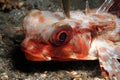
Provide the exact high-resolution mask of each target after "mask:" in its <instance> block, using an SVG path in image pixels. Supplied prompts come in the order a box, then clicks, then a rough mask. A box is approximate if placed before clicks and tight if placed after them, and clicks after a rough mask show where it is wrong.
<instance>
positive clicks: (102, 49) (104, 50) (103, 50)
mask: <svg viewBox="0 0 120 80" xmlns="http://www.w3.org/2000/svg"><path fill="white" fill-rule="evenodd" d="M99 49H100V52H103V53H105V52H106V51H107V50H106V48H105V47H101V48H99Z"/></svg>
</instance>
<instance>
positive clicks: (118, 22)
mask: <svg viewBox="0 0 120 80" xmlns="http://www.w3.org/2000/svg"><path fill="white" fill-rule="evenodd" d="M113 3H114V1H113V0H105V2H104V3H103V4H102V5H101V6H100V7H99V8H98V9H97V10H96V11H95V12H91V10H90V9H89V6H88V4H89V3H88V2H87V9H86V12H83V11H80V10H76V11H70V12H69V14H70V15H69V18H68V16H66V15H65V14H64V13H63V12H59V11H58V12H52V11H40V10H32V11H30V12H29V14H27V15H26V16H25V18H24V20H23V24H22V25H23V27H22V28H23V32H24V34H25V39H24V40H23V42H22V44H21V48H22V50H23V51H24V53H25V57H26V59H27V60H30V61H51V60H56V61H73V60H98V61H99V64H100V67H101V71H102V75H103V76H104V78H105V79H106V80H120V63H119V61H118V59H120V18H118V17H117V16H116V15H112V14H111V13H108V10H109V8H110V7H111V6H112V5H113Z"/></svg>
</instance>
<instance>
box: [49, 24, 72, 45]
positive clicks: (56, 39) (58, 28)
mask: <svg viewBox="0 0 120 80" xmlns="http://www.w3.org/2000/svg"><path fill="white" fill-rule="evenodd" d="M53 27H55V29H54V31H53V32H52V35H51V37H50V40H49V41H50V43H52V44H53V45H55V46H60V45H64V44H66V43H68V42H69V41H70V39H71V38H72V28H71V26H70V25H69V24H67V23H64V22H57V23H55V24H54V25H53Z"/></svg>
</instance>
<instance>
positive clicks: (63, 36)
mask: <svg viewBox="0 0 120 80" xmlns="http://www.w3.org/2000/svg"><path fill="white" fill-rule="evenodd" d="M66 38H67V33H66V32H61V33H59V35H58V39H59V40H60V41H65V40H66Z"/></svg>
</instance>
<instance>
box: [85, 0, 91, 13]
mask: <svg viewBox="0 0 120 80" xmlns="http://www.w3.org/2000/svg"><path fill="white" fill-rule="evenodd" d="M89 12H90V7H89V2H88V0H86V8H85V14H88V13H89Z"/></svg>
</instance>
